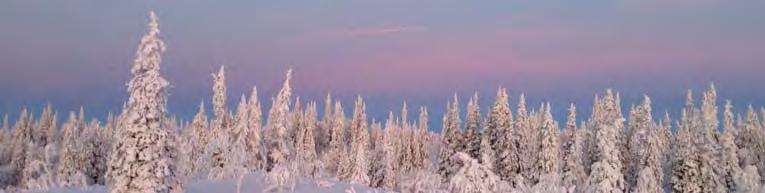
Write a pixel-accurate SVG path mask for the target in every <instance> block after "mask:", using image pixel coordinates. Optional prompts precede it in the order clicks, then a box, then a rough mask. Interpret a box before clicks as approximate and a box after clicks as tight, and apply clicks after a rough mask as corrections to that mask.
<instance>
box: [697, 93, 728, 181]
mask: <svg viewBox="0 0 765 193" xmlns="http://www.w3.org/2000/svg"><path fill="white" fill-rule="evenodd" d="M718 125H719V123H718V121H717V91H716V90H715V87H714V85H710V87H709V90H707V92H704V94H703V95H702V100H701V120H700V124H699V125H697V128H695V129H694V131H695V133H696V137H694V139H695V143H696V146H697V148H698V150H699V153H698V155H699V156H700V157H699V164H700V165H699V169H700V171H701V180H702V181H701V184H702V186H701V188H702V192H705V193H722V192H726V191H727V190H726V189H727V188H725V185H724V179H723V173H724V171H723V170H722V167H721V165H720V158H719V156H720V145H719V141H718V138H719V133H718Z"/></svg>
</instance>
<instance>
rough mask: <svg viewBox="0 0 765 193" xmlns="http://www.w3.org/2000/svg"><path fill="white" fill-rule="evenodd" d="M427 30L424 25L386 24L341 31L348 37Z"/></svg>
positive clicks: (341, 33)
mask: <svg viewBox="0 0 765 193" xmlns="http://www.w3.org/2000/svg"><path fill="white" fill-rule="evenodd" d="M424 30H426V28H425V27H423V26H384V27H364V28H356V29H350V30H344V31H341V32H340V35H341V36H346V37H369V36H382V35H391V34H397V33H404V32H417V31H424Z"/></svg>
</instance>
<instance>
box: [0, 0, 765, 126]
mask: <svg viewBox="0 0 765 193" xmlns="http://www.w3.org/2000/svg"><path fill="white" fill-rule="evenodd" d="M763 9H765V1H747V0H743V1H715V0H677V1H663V0H643V1H627V0H608V1H606V0H581V1H516V0H503V1H456V0H454V1H452V0H422V1H411V0H386V1H301V2H298V1H261V0H255V1H251V0H246V1H245V0H242V1H230V0H223V1H207V0H185V1H172V0H137V1H97V0H81V1H28V0H4V1H0V26H2V27H0V28H1V29H0V113H8V114H10V115H11V117H15V116H16V114H18V111H19V110H20V109H21V108H23V107H29V108H31V110H32V111H34V112H36V113H39V111H40V109H41V106H42V105H44V104H46V103H50V104H52V105H53V106H54V107H55V108H56V109H58V111H59V114H60V115H65V114H66V113H67V112H68V111H73V110H77V109H78V108H79V107H80V106H85V107H86V111H87V113H86V114H87V115H88V116H90V117H95V118H103V117H104V115H105V114H106V113H108V112H115V113H118V112H120V110H119V109H120V107H121V105H122V103H123V101H125V100H126V98H127V94H126V89H127V88H126V86H125V83H126V82H127V80H129V78H130V73H129V68H130V65H131V64H132V61H133V57H134V56H135V49H136V47H137V45H138V42H139V40H140V37H141V36H142V35H143V34H145V32H146V29H147V23H148V13H149V11H151V10H154V11H155V12H156V13H157V15H158V16H159V19H160V29H161V31H162V32H161V37H162V39H164V41H165V43H166V44H167V47H168V49H167V51H166V52H165V55H164V58H163V64H162V65H163V66H162V68H163V69H162V71H163V73H164V75H165V76H166V77H167V79H168V80H169V81H170V82H171V84H172V88H171V90H170V96H169V109H170V113H172V114H174V115H177V116H178V117H179V118H181V119H189V118H191V117H192V115H193V114H194V113H195V111H196V109H197V106H198V104H199V103H200V102H201V101H205V102H206V103H207V104H208V108H209V104H210V102H209V101H210V98H211V86H212V83H211V81H212V77H211V76H210V74H211V73H213V72H215V71H217V69H218V68H219V67H220V66H221V65H225V66H226V69H227V71H228V74H227V78H228V86H229V92H228V95H229V100H228V103H229V104H230V106H231V107H232V108H233V107H234V106H235V104H236V103H237V101H238V100H239V98H240V95H241V94H249V92H250V90H251V89H252V87H253V86H257V87H258V90H259V91H260V100H261V101H263V102H264V103H266V108H267V107H268V106H270V98H271V97H272V96H273V95H274V94H275V92H276V91H277V90H278V89H279V87H280V84H281V83H280V82H281V81H282V80H283V76H284V73H285V72H286V70H287V69H288V68H290V67H291V68H293V69H294V75H295V80H294V81H293V83H294V85H293V88H294V89H295V93H296V94H297V95H299V96H300V97H301V99H302V100H303V101H307V100H316V101H323V98H324V96H325V95H326V94H327V93H328V92H331V93H332V94H333V96H337V97H339V99H340V100H341V101H342V102H343V104H344V105H345V107H346V113H350V111H351V105H352V104H353V98H354V97H355V96H356V95H361V96H362V97H364V99H365V100H366V102H367V103H368V108H367V109H368V110H369V113H368V114H369V115H370V116H371V118H370V119H372V118H377V119H378V120H379V119H382V118H384V117H385V115H386V114H387V112H388V111H390V110H395V111H398V110H399V109H400V108H401V104H402V103H403V101H407V103H408V104H409V106H410V107H411V109H410V112H414V111H415V109H416V107H418V106H427V107H428V108H429V109H430V120H432V121H431V126H433V127H440V120H441V118H440V117H441V115H442V112H443V110H444V107H445V105H446V102H447V100H449V99H450V98H451V97H452V96H453V95H454V94H457V95H458V96H460V99H461V102H462V103H461V104H463V108H464V104H466V101H467V99H468V97H469V96H470V95H472V94H473V93H474V92H478V93H479V96H480V103H481V104H482V105H483V106H482V110H483V111H484V112H485V110H486V109H487V106H488V105H489V103H490V102H491V101H493V97H494V94H495V91H496V89H497V88H499V87H506V88H507V89H508V91H509V92H510V94H511V100H512V101H516V100H517V99H518V96H519V95H520V93H525V94H526V95H527V98H528V100H529V102H530V103H531V104H529V105H530V106H537V105H536V104H539V103H540V102H542V101H550V102H551V103H552V105H553V111H554V115H555V117H556V118H558V119H561V120H559V121H562V119H563V118H564V117H565V109H566V108H567V107H568V104H569V103H575V104H577V106H578V107H579V109H580V117H583V116H587V114H588V113H589V109H590V108H591V107H590V106H591V104H592V98H593V96H594V95H595V94H596V93H602V92H603V91H604V90H605V89H606V88H613V89H615V90H616V91H618V92H620V93H621V96H622V99H623V103H624V104H623V105H622V106H624V107H625V108H626V107H629V105H630V104H631V103H636V102H638V101H639V100H641V99H642V97H643V95H648V96H650V97H652V99H653V102H654V103H653V104H654V108H653V109H654V113H659V114H661V113H663V112H664V111H670V112H671V113H672V114H673V115H674V116H676V115H677V112H679V108H680V107H681V106H682V104H683V103H684V102H683V101H684V99H685V93H686V91H687V90H688V89H693V90H694V91H696V93H697V96H699V95H700V93H699V92H700V91H702V90H703V89H704V88H706V87H707V86H708V85H709V84H710V83H715V85H716V86H717V88H718V91H719V94H718V95H719V96H720V98H721V100H720V103H722V102H723V100H724V99H730V100H732V101H733V104H734V105H735V106H736V109H737V110H742V109H743V108H744V107H745V106H746V105H747V104H754V105H756V106H762V105H763V104H765V100H764V99H765V84H763V82H765V76H763V72H765V12H762V10H763ZM514 103H515V102H513V105H515V104H514ZM320 106H321V105H320ZM266 110H267V109H264V111H266ZM463 112H464V110H463ZM410 115H413V117H414V115H416V113H410ZM413 117H412V118H413ZM410 119H411V118H410Z"/></svg>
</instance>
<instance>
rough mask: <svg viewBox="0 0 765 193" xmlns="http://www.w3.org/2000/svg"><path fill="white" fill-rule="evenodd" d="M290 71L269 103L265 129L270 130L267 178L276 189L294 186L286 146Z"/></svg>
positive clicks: (292, 168)
mask: <svg viewBox="0 0 765 193" xmlns="http://www.w3.org/2000/svg"><path fill="white" fill-rule="evenodd" d="M291 79H292V69H289V70H287V75H286V78H285V80H284V84H283V85H282V88H281V90H279V93H278V94H277V96H276V98H274V99H273V102H272V103H271V104H272V106H271V110H269V112H268V123H267V125H268V126H267V127H268V129H270V130H271V131H270V133H271V134H270V135H271V136H270V138H269V145H268V147H269V152H268V161H269V162H268V163H269V164H268V165H269V166H270V167H269V168H270V170H269V178H270V181H271V183H272V184H273V185H274V186H275V187H278V188H285V187H290V186H292V185H294V173H293V171H294V165H293V163H291V162H290V156H291V155H292V153H291V151H292V150H291V149H290V148H292V147H289V146H288V143H289V142H288V141H289V138H288V137H289V136H288V134H289V133H288V128H289V127H290V103H291V101H292V100H291V97H292V88H291V87H290V80H291Z"/></svg>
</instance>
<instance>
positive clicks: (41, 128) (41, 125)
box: [32, 104, 58, 147]
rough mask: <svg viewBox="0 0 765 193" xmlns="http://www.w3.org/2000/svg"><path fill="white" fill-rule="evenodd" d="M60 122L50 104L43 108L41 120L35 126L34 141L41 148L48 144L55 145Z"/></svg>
mask: <svg viewBox="0 0 765 193" xmlns="http://www.w3.org/2000/svg"><path fill="white" fill-rule="evenodd" d="M57 122H58V120H57V116H56V115H55V114H54V112H53V107H51V105H50V104H48V105H46V106H45V108H43V110H42V113H41V114H40V119H39V120H38V121H37V124H36V125H35V126H34V128H33V129H34V131H33V134H34V135H33V136H32V138H33V139H32V140H33V141H34V143H35V144H37V145H38V146H40V147H45V146H47V145H48V144H55V143H56V137H57V133H56V131H57V130H58V128H57V127H56V123H57Z"/></svg>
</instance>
